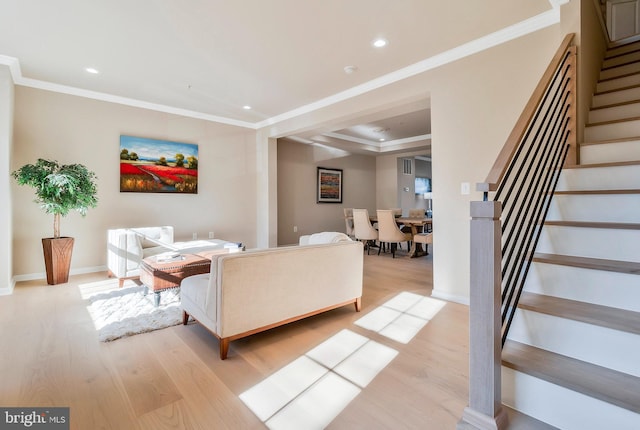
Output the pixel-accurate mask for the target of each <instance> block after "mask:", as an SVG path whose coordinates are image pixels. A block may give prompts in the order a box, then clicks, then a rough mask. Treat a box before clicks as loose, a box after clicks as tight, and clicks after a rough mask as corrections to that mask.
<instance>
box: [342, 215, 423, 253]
mask: <svg viewBox="0 0 640 430" xmlns="http://www.w3.org/2000/svg"><path fill="white" fill-rule="evenodd" d="M345 218H347V219H353V216H347V217H345ZM369 220H370V221H371V223H372V224H373V223H376V222H378V216H377V215H375V214H370V215H369ZM432 222H433V218H429V217H403V216H397V217H396V224H398V225H406V226H409V227H410V228H411V237H413V236H415V235H416V234H418V233H421V232H420V231H418V229H419V227H422V228H423V229H427V230H428V231H431V230H432V226H433V224H432ZM423 255H428V252H427V251H426V250H424V249H423V248H422V244H421V243H416V241H415V240H412V241H411V248H410V249H409V257H411V258H415V257H421V256H423Z"/></svg>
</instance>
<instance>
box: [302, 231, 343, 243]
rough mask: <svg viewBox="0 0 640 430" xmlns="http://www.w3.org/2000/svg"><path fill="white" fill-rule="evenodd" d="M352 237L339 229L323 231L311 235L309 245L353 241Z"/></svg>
mask: <svg viewBox="0 0 640 430" xmlns="http://www.w3.org/2000/svg"><path fill="white" fill-rule="evenodd" d="M351 241H352V240H351V238H350V237H349V236H347V235H346V234H344V233H340V232H337V231H323V232H322V233H314V234H312V235H310V236H309V240H308V241H307V245H320V244H324V243H336V242H351Z"/></svg>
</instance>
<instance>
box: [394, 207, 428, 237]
mask: <svg viewBox="0 0 640 430" xmlns="http://www.w3.org/2000/svg"><path fill="white" fill-rule="evenodd" d="M424 214H425V211H424V209H418V208H414V209H409V218H424V216H425V215H424ZM400 230H402V232H403V233H411V231H412V230H411V226H409V225H407V226H403V227H402V228H400ZM418 231H419V232H420V233H422V232H423V231H424V227H418Z"/></svg>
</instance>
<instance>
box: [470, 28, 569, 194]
mask: <svg viewBox="0 0 640 430" xmlns="http://www.w3.org/2000/svg"><path fill="white" fill-rule="evenodd" d="M574 35H575V34H574V33H570V34H567V35H566V36H565V38H564V40H563V41H562V43H561V44H560V47H559V48H558V50H557V51H556V53H555V55H554V56H553V58H552V59H551V62H550V63H549V66H547V69H546V70H545V72H544V74H543V75H542V78H541V79H540V82H538V85H537V86H536V88H535V90H534V91H533V94H531V97H530V98H529V102H528V103H527V105H526V106H525V108H524V110H523V111H522V114H520V118H518V122H516V125H515V126H514V128H513V130H512V131H511V134H510V135H509V137H508V138H507V141H506V142H505V144H504V146H503V147H502V150H501V151H500V154H498V157H497V158H496V161H495V163H494V164H493V167H492V168H491V170H490V171H489V174H488V175H487V179H485V182H481V183H478V184H477V185H476V190H477V191H483V192H487V191H495V190H496V189H497V188H498V184H499V183H500V181H501V180H502V178H503V177H504V174H505V172H506V170H507V168H508V167H509V164H510V163H511V160H512V159H513V156H514V154H515V152H516V150H517V149H518V145H520V142H521V141H522V138H523V136H524V134H525V133H526V131H527V129H528V127H529V124H531V121H532V119H533V116H534V114H535V112H536V110H537V109H538V106H539V105H540V102H541V101H542V98H543V97H544V94H545V92H546V90H547V88H548V87H549V85H550V83H551V80H552V78H553V75H554V74H555V72H556V70H557V68H558V67H559V65H560V64H561V62H562V61H563V59H564V57H565V54H566V52H567V49H569V45H570V44H571V42H572V40H573V37H574ZM574 124H575V122H574ZM573 135H574V136H575V132H574V133H573ZM574 139H575V138H574Z"/></svg>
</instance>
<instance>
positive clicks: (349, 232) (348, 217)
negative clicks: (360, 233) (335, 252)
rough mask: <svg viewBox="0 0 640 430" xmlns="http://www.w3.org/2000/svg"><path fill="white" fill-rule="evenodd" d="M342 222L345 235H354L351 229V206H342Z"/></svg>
mask: <svg viewBox="0 0 640 430" xmlns="http://www.w3.org/2000/svg"><path fill="white" fill-rule="evenodd" d="M344 224H345V229H346V233H347V236H349V237H351V238H353V237H355V235H354V231H353V208H344Z"/></svg>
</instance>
